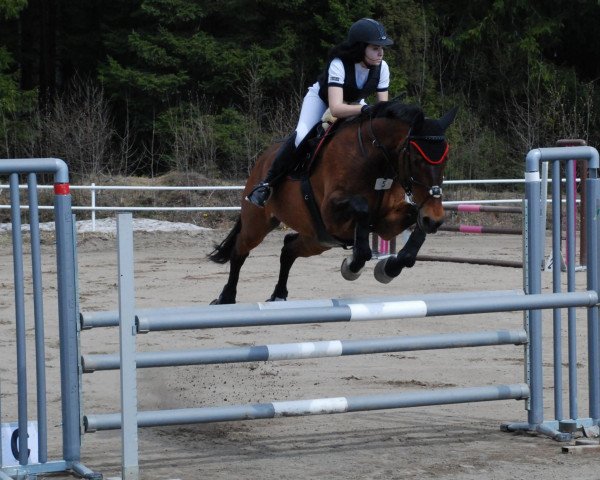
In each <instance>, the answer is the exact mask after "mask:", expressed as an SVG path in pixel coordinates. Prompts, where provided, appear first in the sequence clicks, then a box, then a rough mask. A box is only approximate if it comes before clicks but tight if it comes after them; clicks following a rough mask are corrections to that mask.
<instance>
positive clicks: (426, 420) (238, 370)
mask: <svg viewBox="0 0 600 480" xmlns="http://www.w3.org/2000/svg"><path fill="white" fill-rule="evenodd" d="M285 233H286V232H284V231H277V232H275V233H274V234H272V235H271V236H270V237H268V239H267V241H265V242H264V243H263V244H262V245H261V246H260V247H259V248H258V249H257V250H256V251H255V252H253V254H252V256H251V257H250V258H249V259H248V261H247V263H246V266H245V268H244V270H243V271H242V280H241V282H240V286H239V290H238V301H240V302H257V301H264V300H265V299H266V298H268V297H269V296H270V294H271V291H272V289H273V287H274V284H275V282H276V278H277V269H278V264H279V262H278V255H279V250H280V247H281V244H282V239H283V235H284V234H285ZM225 234H226V231H224V230H219V231H212V230H211V231H197V232H176V233H165V232H161V233H143V232H136V233H135V235H134V241H135V264H136V267H135V275H136V305H137V307H139V308H148V307H162V306H179V305H194V304H195V305H204V304H207V303H209V302H210V301H211V300H212V299H213V298H215V297H216V296H217V295H218V293H219V292H220V289H221V287H222V286H223V284H224V283H225V281H226V278H227V272H228V269H227V266H223V265H217V264H213V263H211V262H209V261H208V260H207V258H206V254H207V253H208V252H209V251H210V249H211V246H212V244H213V243H214V242H215V241H220V240H221V239H222V238H223V237H224V235H225ZM78 241H79V246H78V262H79V279H80V281H79V295H80V307H81V310H82V311H86V312H87V311H103V310H115V309H117V299H118V292H117V281H118V275H117V252H116V239H115V236H114V235H111V234H99V233H85V234H80V235H79V239H78ZM52 242H53V240H52V239H51V238H48V239H47V240H46V241H45V242H44V245H43V250H44V254H45V256H44V258H45V260H44V268H43V273H44V280H45V290H46V297H47V300H45V302H46V304H45V307H46V311H47V315H48V319H47V327H46V337H47V339H48V341H47V354H46V355H47V362H48V375H49V379H50V380H49V384H48V402H49V409H50V412H49V414H50V416H51V419H50V422H51V427H52V428H51V435H52V437H51V441H50V445H51V447H50V450H51V452H50V457H51V458H52V457H53V455H54V457H55V458H56V456H57V455H60V446H59V442H58V441H57V438H59V435H60V430H59V429H58V428H57V427H56V425H58V423H59V422H60V416H59V411H60V404H59V398H60V397H59V391H58V388H59V385H58V384H57V382H56V381H54V382H53V381H51V379H52V378H53V377H52V376H53V375H57V372H58V370H59V368H58V365H59V355H58V340H57V332H56V319H55V316H56V314H55V310H56V303H55V299H54V298H53V293H54V292H55V278H54V277H55V273H56V266H55V263H54V258H53V257H52V255H51V252H52V251H53V245H52ZM521 250H522V246H521V239H520V237H513V236H499V235H497V236H495V235H487V236H467V235H461V234H453V233H439V234H436V235H432V236H430V237H429V238H428V239H427V242H426V243H425V245H424V247H423V249H422V253H423V254H427V255H449V256H451V255H454V256H460V257H465V256H472V257H476V258H494V259H505V260H515V259H517V260H518V259H520V258H521V255H522V253H521ZM345 254H346V252H343V251H342V250H332V251H329V252H326V253H325V254H323V255H321V256H319V257H313V258H311V259H300V260H298V262H297V264H296V265H295V266H294V269H293V270H292V275H291V278H290V282H289V287H288V288H289V291H290V297H289V298H290V300H291V299H311V298H313V299H314V298H340V297H360V296H373V295H394V294H399V295H405V294H412V293H434V292H455V291H472V290H477V291H480V290H481V291H486V290H488V291H489V290H509V289H520V288H522V282H523V280H522V270H521V269H517V268H505V267H490V266H481V265H469V264H455V263H442V262H429V261H428V262H421V263H417V265H415V267H414V268H412V269H410V270H406V271H404V272H403V273H402V275H401V276H400V277H399V278H398V279H396V280H395V281H393V282H392V283H390V284H388V285H381V284H379V283H377V282H376V281H375V279H374V278H373V275H372V271H373V267H374V265H375V262H370V263H369V264H368V265H367V267H366V268H365V271H364V273H363V275H362V276H361V278H359V279H358V280H356V281H355V282H347V281H345V280H343V279H342V277H341V275H340V273H339V268H340V264H341V261H342V259H343V257H344V255H345ZM0 258H1V259H2V262H3V263H2V264H3V265H4V266H5V267H4V268H3V269H2V270H1V272H2V273H1V277H0V287H1V293H0V355H1V358H2V363H1V364H0V381H1V389H2V397H1V400H2V421H3V422H7V421H10V420H14V419H15V418H16V411H15V405H16V385H15V382H14V378H15V377H14V376H15V375H16V373H15V367H14V358H15V357H14V333H13V332H12V329H13V323H14V321H13V318H14V306H13V300H14V297H13V295H14V294H13V292H12V260H11V258H12V251H11V243H10V237H9V235H8V234H6V233H4V234H1V235H0ZM28 262H29V260H28V258H26V266H27V265H28ZM26 268H27V267H26ZM585 280H586V279H585V273H577V282H578V284H580V285H581V286H582V287H583V286H584V285H585ZM549 281H550V274H544V282H545V288H547V286H548V282H549ZM482 295H485V293H482ZM28 300H29V298H28ZM544 318H545V319H546V320H550V319H551V316H550V314H549V313H546V314H545V315H544ZM578 321H579V329H578V338H579V342H580V346H579V353H578V367H579V368H578V372H579V377H580V378H579V383H580V388H579V409H580V415H579V416H580V417H585V416H587V400H586V389H587V381H586V378H585V375H586V371H587V370H586V369H587V356H586V347H585V336H586V331H585V312H584V311H581V312H579V313H578ZM522 323H523V315H522V313H520V312H516V313H498V314H485V315H472V316H448V317H437V318H419V319H403V320H390V321H381V322H353V323H352V324H349V323H333V324H309V325H300V326H278V327H271V328H266V327H252V328H238V329H216V330H195V331H180V332H165V333H151V334H147V335H139V336H138V337H137V342H138V348H139V350H146V351H153V350H154V351H156V350H170V349H174V348H182V349H189V348H221V347H233V346H241V345H253V344H256V345H263V344H272V343H285V342H299V341H317V340H338V339H339V340H343V339H363V338H375V337H382V336H384V337H390V336H400V335H419V334H426V333H445V332H463V331H464V332H467V331H481V330H495V329H501V328H502V329H504V328H507V329H508V328H520V327H521V326H522ZM563 324H564V325H566V320H564V321H563ZM550 325H551V324H550V322H549V321H546V322H545V334H544V336H545V339H546V340H550V337H551V328H550ZM28 339H29V344H30V345H31V344H32V343H33V328H32V327H30V328H28ZM81 340H82V352H83V353H88V354H91V353H112V352H117V347H118V329H116V328H105V329H93V330H90V331H84V332H82V335H81ZM551 355H552V353H551V351H550V349H549V348H546V349H545V352H544V356H545V357H544V362H545V365H546V366H548V365H550V364H551V361H552V358H551ZM31 363H32V362H31ZM564 375H565V381H566V375H567V374H566V371H565V374H564ZM545 376H546V379H547V380H546V386H545V391H546V392H547V394H548V399H547V400H546V401H545V409H546V412H547V417H548V418H553V406H552V381H551V376H552V372H551V369H550V368H545ZM32 377H33V375H31V374H30V375H29V380H30V383H31V382H33V378H32ZM523 377H524V365H523V347H516V346H497V347H484V348H469V349H453V350H431V351H420V352H406V353H390V354H376V355H369V356H349V357H340V358H327V359H314V360H303V361H298V360H293V361H290V360H288V361H279V362H272V363H265V362H256V363H243V364H236V365H214V366H192V367H173V368H163V369H140V370H138V401H139V409H140V410H154V409H164V408H179V407H197V406H209V405H235V404H243V403H258V402H270V401H275V400H294V399H310V398H323V397H337V396H354V395H364V394H377V393H384V392H393V391H396V392H397V391H415V390H421V389H434V388H445V387H455V386H456V387H459V386H461V387H462V386H482V385H488V384H505V383H521V382H522V381H523ZM30 390H31V391H32V392H33V391H34V386H33V384H32V386H31V387H30ZM83 399H84V400H83V404H84V407H83V408H84V413H86V414H87V413H89V414H92V413H105V412H106V413H108V412H117V411H118V410H119V386H118V372H95V373H93V374H86V375H84V376H83ZM565 405H568V402H567V401H566V400H565ZM524 408H525V406H524V402H521V401H514V400H511V401H497V402H487V403H471V404H460V405H450V406H438V407H420V408H414V409H401V410H381V411H374V412H361V413H349V414H342V415H321V416H312V417H294V418H279V419H272V420H255V421H244V422H236V423H217V424H206V425H189V426H185V427H180V426H175V427H160V428H159V427H157V428H146V429H141V430H140V431H139V439H140V464H141V478H143V479H148V480H159V479H160V480H163V479H186V480H189V479H199V478H208V479H215V480H217V479H281V478H284V479H313V478H319V479H346V480H353V479H404V478H436V479H475V478H477V479H481V478H485V479H537V478H540V479H542V478H543V479H559V478H560V479H562V478H565V477H571V478H577V477H581V478H590V479H593V478H600V473H599V472H600V468H599V467H600V458H599V457H598V456H599V455H600V454H599V453H595V454H583V455H574V454H564V453H562V452H561V444H559V443H557V442H554V441H552V440H549V439H547V438H541V437H535V436H530V435H527V434H512V433H503V432H501V431H500V429H499V425H500V424H501V423H502V422H504V421H524V420H525V419H526V418H527V412H526V411H525V410H524ZM29 411H30V415H31V416H32V417H33V418H35V403H34V402H33V401H32V403H31V406H30V409H29ZM120 448H121V447H120V432H119V431H112V432H97V433H92V434H86V435H84V437H83V444H82V461H83V463H84V464H85V465H86V466H88V467H89V468H92V469H94V470H96V471H99V472H102V473H103V474H104V476H105V478H110V477H116V476H118V475H119V474H120V473H119V472H120V462H121V460H120ZM52 478H60V479H62V478H70V477H65V476H62V475H59V476H55V477H52Z"/></svg>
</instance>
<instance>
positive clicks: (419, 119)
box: [410, 108, 425, 132]
mask: <svg viewBox="0 0 600 480" xmlns="http://www.w3.org/2000/svg"><path fill="white" fill-rule="evenodd" d="M424 121H425V114H424V113H423V110H421V109H420V108H419V110H418V111H417V112H415V114H414V116H413V119H412V121H411V122H410V126H411V128H412V130H413V132H420V131H421V129H422V128H423V122H424Z"/></svg>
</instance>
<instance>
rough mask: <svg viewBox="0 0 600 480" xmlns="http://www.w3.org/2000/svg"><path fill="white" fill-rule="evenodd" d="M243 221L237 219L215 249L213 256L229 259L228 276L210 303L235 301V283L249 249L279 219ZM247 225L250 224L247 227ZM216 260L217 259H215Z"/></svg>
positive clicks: (262, 237)
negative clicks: (217, 294) (221, 288)
mask: <svg viewBox="0 0 600 480" xmlns="http://www.w3.org/2000/svg"><path fill="white" fill-rule="evenodd" d="M245 220H246V221H245V222H242V221H241V220H238V223H237V224H236V226H235V227H234V228H233V230H232V231H231V232H230V234H229V235H228V237H227V238H226V239H225V240H224V241H223V243H222V244H221V245H220V246H218V247H217V248H216V249H215V252H216V254H213V255H212V256H213V257H216V258H218V257H219V256H220V257H221V260H220V263H225V262H224V261H223V260H224V259H225V258H226V261H229V264H230V268H229V277H228V279H227V283H226V284H225V286H224V287H223V290H222V291H221V294H220V295H219V297H218V298H217V299H215V300H213V301H212V302H211V305H215V304H225V303H235V299H236V296H237V285H238V282H239V279H240V270H241V269H242V266H243V265H244V262H245V261H246V259H247V258H248V255H249V254H250V251H251V250H252V249H253V248H255V247H256V246H258V245H259V244H260V242H262V241H263V239H264V238H265V236H266V235H267V234H268V233H269V232H270V231H271V230H273V229H274V228H275V227H276V226H277V225H279V220H277V219H275V218H271V219H269V220H266V221H261V220H262V219H261V218H254V219H253V220H254V221H251V220H252V219H248V218H246V219H245ZM247 225H250V227H248V226H247ZM216 261H218V260H216Z"/></svg>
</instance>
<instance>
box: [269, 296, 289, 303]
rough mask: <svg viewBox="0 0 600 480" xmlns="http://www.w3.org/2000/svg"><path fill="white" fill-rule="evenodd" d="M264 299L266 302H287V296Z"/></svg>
mask: <svg viewBox="0 0 600 480" xmlns="http://www.w3.org/2000/svg"><path fill="white" fill-rule="evenodd" d="M266 301H267V302H287V298H281V297H275V296H272V297H271V298H269V299H267V300H266Z"/></svg>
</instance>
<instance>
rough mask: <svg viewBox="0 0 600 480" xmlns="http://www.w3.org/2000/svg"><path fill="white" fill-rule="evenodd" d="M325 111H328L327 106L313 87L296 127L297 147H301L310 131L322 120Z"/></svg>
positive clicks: (307, 95) (304, 102)
mask: <svg viewBox="0 0 600 480" xmlns="http://www.w3.org/2000/svg"><path fill="white" fill-rule="evenodd" d="M325 110H327V105H325V102H323V100H321V98H320V97H319V93H318V90H317V91H315V89H314V88H313V87H311V88H309V89H308V93H307V94H306V96H305V97H304V101H303V102H302V110H300V119H299V120H298V126H297V127H296V146H298V145H300V142H301V141H302V140H304V137H306V134H307V133H308V132H309V131H310V129H311V128H313V127H314V126H315V125H316V124H317V123H318V122H319V121H320V120H321V117H322V116H323V114H324V113H325Z"/></svg>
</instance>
